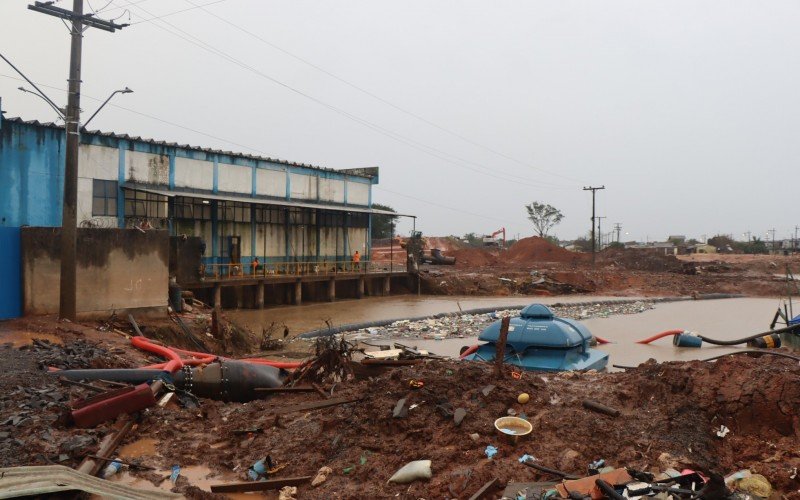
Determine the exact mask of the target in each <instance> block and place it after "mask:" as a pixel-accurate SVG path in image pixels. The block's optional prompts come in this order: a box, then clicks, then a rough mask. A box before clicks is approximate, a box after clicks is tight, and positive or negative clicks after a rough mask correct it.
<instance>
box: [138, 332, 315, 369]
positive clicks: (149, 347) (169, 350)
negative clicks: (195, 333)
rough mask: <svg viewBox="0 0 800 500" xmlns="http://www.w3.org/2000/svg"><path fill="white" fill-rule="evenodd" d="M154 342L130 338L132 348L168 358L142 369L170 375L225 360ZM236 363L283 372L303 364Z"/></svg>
mask: <svg viewBox="0 0 800 500" xmlns="http://www.w3.org/2000/svg"><path fill="white" fill-rule="evenodd" d="M156 342H157V341H152V340H150V339H147V338H145V337H133V338H131V344H133V346H134V347H138V348H139V349H142V350H145V351H148V352H152V353H154V354H158V355H160V356H163V357H166V358H169V360H170V361H168V362H165V363H158V364H155V365H149V366H144V367H142V368H152V369H156V370H167V371H169V372H170V373H175V372H176V371H178V370H180V368H181V367H182V366H184V365H188V366H197V365H207V364H209V363H212V362H214V360H216V359H218V358H220V359H225V358H222V357H221V356H215V355H213V354H208V353H205V352H196V351H187V350H185V349H178V348H177V347H167V346H165V345H161V344H159V343H156ZM180 354H184V355H186V356H192V357H193V358H194V359H182V358H181V357H180ZM237 361H244V362H247V363H253V364H256V365H269V366H274V367H275V368H282V369H284V370H292V369H296V368H299V367H301V366H302V365H303V363H304V362H303V361H297V362H286V361H270V360H268V359H261V358H250V359H239V360H237Z"/></svg>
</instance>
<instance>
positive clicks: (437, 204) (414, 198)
mask: <svg viewBox="0 0 800 500" xmlns="http://www.w3.org/2000/svg"><path fill="white" fill-rule="evenodd" d="M375 189H377V190H379V191H386V192H387V193H392V194H394V195H397V196H402V197H403V198H409V199H411V200H415V201H419V202H422V203H427V204H428V205H433V206H434V207H439V208H444V209H447V210H452V211H454V212H458V213H461V214H464V215H471V216H472V217H481V218H483V219H488V220H491V221H495V222H500V223H503V224H505V223H506V222H508V221H505V220H503V219H498V218H496V217H490V216H488V215H485V214H478V213H474V212H467V211H466V210H461V209H460V208H453V207H448V206H447V205H442V204H441V203H435V202H433V201H430V200H426V199H424V198H418V197H416V196H411V195H408V194H403V193H398V192H397V191H392V190H390V189H386V188H384V187H381V186H375Z"/></svg>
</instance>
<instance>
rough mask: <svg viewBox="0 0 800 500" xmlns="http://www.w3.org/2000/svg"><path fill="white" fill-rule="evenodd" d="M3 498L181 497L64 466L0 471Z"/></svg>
mask: <svg viewBox="0 0 800 500" xmlns="http://www.w3.org/2000/svg"><path fill="white" fill-rule="evenodd" d="M0 478H2V479H0V498H19V497H24V496H34V495H36V496H38V495H44V494H47V493H58V492H62V491H85V492H87V493H92V494H94V495H99V496H100V497H102V498H115V499H131V500H139V499H141V500H147V499H149V498H181V495H179V494H177V493H171V492H169V491H158V490H142V489H139V488H134V487H131V486H126V485H124V484H120V483H116V482H111V481H106V480H104V479H100V478H96V477H94V476H90V475H88V474H83V473H81V472H78V471H76V470H74V469H70V468H69V467H66V466H63V465H37V466H31V467H8V468H3V469H0Z"/></svg>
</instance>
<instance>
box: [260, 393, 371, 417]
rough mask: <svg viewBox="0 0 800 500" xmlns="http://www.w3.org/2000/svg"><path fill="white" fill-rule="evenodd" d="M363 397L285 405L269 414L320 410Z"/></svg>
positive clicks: (353, 401) (352, 401)
mask: <svg viewBox="0 0 800 500" xmlns="http://www.w3.org/2000/svg"><path fill="white" fill-rule="evenodd" d="M360 400H361V398H360V397H358V398H333V399H326V400H324V401H314V402H312V403H303V404H299V405H293V406H285V407H283V408H276V409H274V410H272V411H271V412H268V414H271V415H285V414H287V413H294V412H297V411H308V410H319V409H321V408H327V407H329V406H338V405H344V404H347V403H355V402H356V401H360Z"/></svg>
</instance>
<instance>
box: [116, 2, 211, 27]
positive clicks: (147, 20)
mask: <svg viewBox="0 0 800 500" xmlns="http://www.w3.org/2000/svg"><path fill="white" fill-rule="evenodd" d="M225 1H227V0H215V1H213V2H208V3H207V4H204V5H195V6H194V7H189V8H188V9H181V10H176V11H174V12H170V13H168V14H163V15H161V16H156V17H152V18H150V19H143V20H141V21H136V22H135V23H131V25H134V24H142V23H149V22H150V21H155V20H157V19H163V18H165V17H169V16H173V15H175V14H180V13H181V12H186V11H189V10H195V9H202V8H204V7H208V6H209V5H214V4H216V3H220V2H225ZM192 5H194V4H192ZM206 12H208V11H206Z"/></svg>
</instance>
